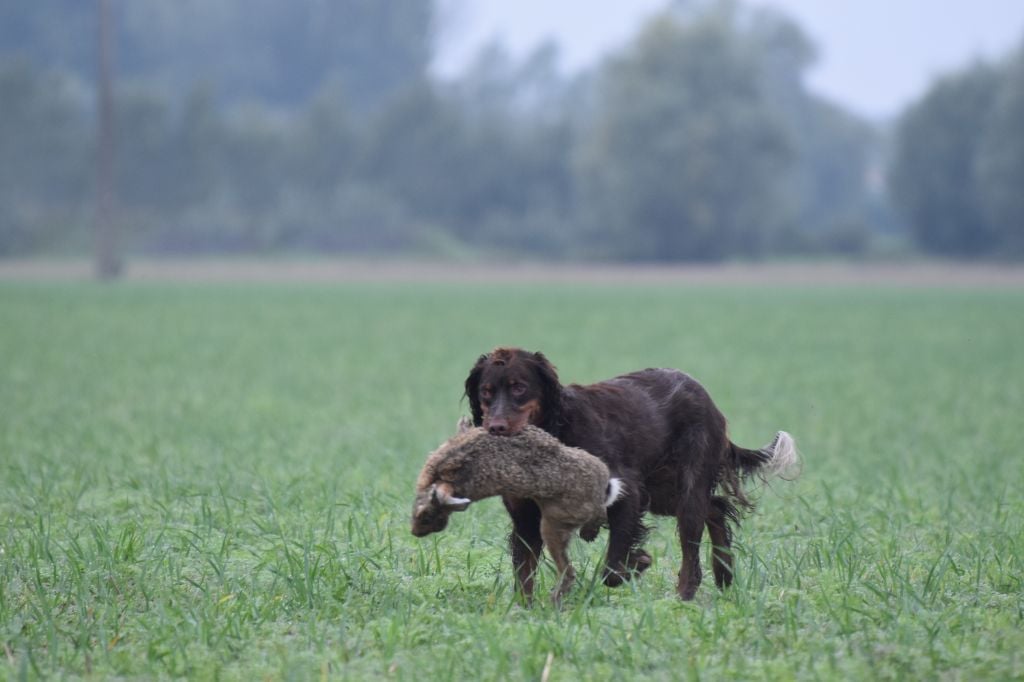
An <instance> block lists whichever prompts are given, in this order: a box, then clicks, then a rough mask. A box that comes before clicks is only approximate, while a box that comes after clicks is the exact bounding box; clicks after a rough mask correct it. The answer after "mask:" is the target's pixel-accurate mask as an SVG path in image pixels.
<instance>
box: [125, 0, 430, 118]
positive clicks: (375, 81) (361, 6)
mask: <svg viewBox="0 0 1024 682" xmlns="http://www.w3.org/2000/svg"><path fill="white" fill-rule="evenodd" d="M123 5H124V7H123V13H124V21H125V31H124V33H123V34H122V44H123V51H124V62H125V68H126V72H127V73H128V74H133V75H137V76H141V77H146V78H150V79H154V80H156V81H158V82H163V83H164V84H166V85H167V86H169V87H172V88H174V89H179V90H187V89H188V88H189V87H191V85H192V82H193V79H194V78H195V74H197V73H202V74H203V77H204V78H205V79H207V80H208V81H211V82H212V83H214V84H215V86H216V88H217V92H218V93H219V94H220V95H221V96H223V97H225V98H226V99H227V100H228V101H233V102H238V101H246V100H260V101H263V102H267V103H270V104H273V105H275V106H279V107H288V108H295V107H299V106H302V105H303V104H304V103H305V102H306V101H307V100H308V99H310V98H311V97H313V96H314V95H315V94H316V93H317V92H318V91H319V90H320V89H321V87H322V86H323V84H324V83H325V82H327V81H329V80H332V79H333V80H334V81H335V82H337V83H338V84H340V88H341V90H342V91H343V92H344V93H345V95H346V98H347V102H348V105H349V107H350V108H351V109H352V110H353V111H356V112H358V113H366V112H371V111H374V110H375V109H376V108H377V107H378V106H379V105H380V104H382V103H383V102H384V101H385V100H387V99H388V98H389V97H391V96H393V95H394V94H395V93H397V92H399V91H400V90H402V89H404V88H405V87H408V86H409V85H410V84H411V83H415V82H416V81H418V80H420V79H421V78H423V77H424V75H425V73H426V69H427V67H428V65H429V63H430V59H431V56H432V47H433V29H434V4H433V3H432V2H429V1H425V0H332V1H331V2H325V1H324V0H291V1H290V2H279V1H278V0H220V1H219V2H217V3H210V2H199V1H196V0H188V1H184V2H171V3H168V2H166V0H132V1H131V2H126V3H123Z"/></svg>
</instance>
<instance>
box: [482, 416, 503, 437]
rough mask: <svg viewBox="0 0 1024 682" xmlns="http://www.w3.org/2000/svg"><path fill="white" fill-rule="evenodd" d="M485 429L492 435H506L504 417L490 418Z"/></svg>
mask: <svg viewBox="0 0 1024 682" xmlns="http://www.w3.org/2000/svg"><path fill="white" fill-rule="evenodd" d="M487 431H488V432H489V433H490V434H491V435H492V436H507V435H508V422H507V421H505V420H504V419H492V420H491V423H490V424H489V425H488V426H487Z"/></svg>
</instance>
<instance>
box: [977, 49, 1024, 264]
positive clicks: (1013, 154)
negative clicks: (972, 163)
mask: <svg viewBox="0 0 1024 682" xmlns="http://www.w3.org/2000/svg"><path fill="white" fill-rule="evenodd" d="M977 183H978V191H979V194H980V198H981V201H982V202H983V204H984V214H985V217H986V219H987V221H988V225H989V226H990V228H991V230H992V231H993V232H994V233H995V238H996V239H997V240H998V250H999V253H1000V254H1001V255H1005V256H1011V257H1014V258H1021V257H1024V45H1022V46H1021V47H1020V48H1019V49H1018V50H1017V52H1016V54H1015V55H1013V56H1012V57H1011V58H1010V59H1009V60H1007V62H1006V64H1005V66H1004V67H1003V68H1002V77H1001V79H1000V87H999V92H998V93H997V94H996V95H995V97H994V100H993V102H992V113H991V116H990V117H989V119H988V125H987V126H986V127H985V128H984V130H982V131H981V141H980V147H979V149H978V159H977Z"/></svg>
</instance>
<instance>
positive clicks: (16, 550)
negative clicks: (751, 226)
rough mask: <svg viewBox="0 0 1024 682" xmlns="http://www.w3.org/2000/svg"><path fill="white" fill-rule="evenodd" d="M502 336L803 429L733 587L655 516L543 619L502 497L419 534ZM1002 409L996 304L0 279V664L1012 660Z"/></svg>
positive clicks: (853, 666)
mask: <svg viewBox="0 0 1024 682" xmlns="http://www.w3.org/2000/svg"><path fill="white" fill-rule="evenodd" d="M499 344H501V345H521V346H524V347H527V348H531V349H542V350H544V351H545V352H546V353H547V354H548V356H549V357H550V358H551V359H552V360H553V361H554V362H555V363H556V364H557V365H558V367H559V370H560V373H561V375H562V378H563V379H564V380H566V381H575V382H589V381H594V380H598V379H602V378H606V377H608V376H611V375H613V374H616V373H620V372H625V371H629V370H633V369H638V368H642V367H647V366H673V367H679V368H681V369H684V370H686V371H688V372H690V373H691V374H693V375H694V376H696V377H697V378H698V379H700V380H701V381H702V382H703V383H704V384H705V386H706V387H707V388H708V389H709V391H710V392H711V394H712V396H713V397H714V398H715V400H716V401H717V403H718V405H719V407H721V408H722V410H723V411H724V412H725V414H726V415H727V416H728V417H729V419H730V428H731V433H732V437H733V439H734V440H735V441H737V442H738V443H741V444H744V445H749V446H754V445H760V444H763V443H765V442H767V441H768V440H769V439H770V438H771V437H772V435H773V434H774V433H775V431H776V430H778V429H780V428H781V429H786V430H788V431H790V432H791V433H793V434H794V436H795V437H796V438H797V442H798V445H799V446H800V448H801V451H802V453H803V457H804V469H803V475H802V477H801V478H800V479H799V480H798V481H796V482H793V483H786V482H783V481H779V482H778V483H773V484H772V486H771V487H770V488H762V489H760V490H759V491H758V493H757V496H758V498H759V507H758V510H757V511H756V512H755V513H754V514H753V515H752V516H750V517H749V518H748V519H747V520H746V522H745V523H744V525H743V528H742V530H741V531H740V533H739V535H738V549H737V579H736V584H735V585H734V587H733V588H732V589H731V590H729V591H727V592H725V593H720V592H718V591H717V590H716V589H715V588H714V584H713V581H712V580H711V577H710V571H709V570H708V569H709V563H708V561H707V558H706V556H705V560H704V566H705V583H704V585H703V586H702V587H701V589H700V591H699V592H698V595H697V599H696V600H695V601H693V602H691V603H685V604H684V603H681V602H679V601H678V600H677V598H676V597H675V591H674V586H675V573H676V571H677V570H678V564H679V558H680V557H679V547H678V543H677V542H676V539H675V532H674V524H673V523H672V522H671V520H670V519H663V518H662V519H654V520H652V521H653V522H654V523H655V524H656V528H655V530H654V531H653V532H652V535H651V538H650V541H649V543H648V545H647V548H648V549H649V550H650V551H651V553H652V554H653V555H654V557H655V564H654V566H653V567H652V569H651V570H650V571H649V572H648V573H647V574H645V575H644V576H643V578H642V579H641V580H640V581H638V582H637V583H635V584H632V585H629V586H626V587H623V588H619V589H616V590H609V589H607V588H604V587H603V586H600V585H595V584H594V583H595V576H597V574H598V571H599V569H600V562H601V556H602V552H603V544H604V542H605V541H606V538H607V535H606V534H602V536H601V537H600V538H599V539H598V541H597V542H596V543H594V544H593V545H587V544H584V543H577V544H575V545H574V550H573V552H574V561H575V563H576V566H577V569H578V570H579V571H580V573H581V581H580V585H579V586H578V587H577V589H576V591H574V593H573V594H572V596H571V597H570V598H569V600H568V602H567V604H566V606H565V608H564V609H563V610H561V611H557V610H555V609H553V608H552V607H550V606H549V605H548V604H547V603H546V602H543V601H542V602H541V603H540V604H538V605H537V606H536V607H534V608H532V609H525V608H522V607H521V606H519V605H518V604H517V602H516V600H515V597H514V592H513V583H512V571H511V568H510V566H509V565H508V564H509V561H508V558H507V555H506V551H505V536H506V533H507V532H508V527H507V526H508V524H507V521H506V519H505V517H504V513H503V511H502V510H501V505H500V502H498V501H497V500H488V501H485V502H482V503H479V504H477V505H474V507H473V508H471V509H470V510H469V511H468V512H467V513H465V514H461V515H458V516H457V517H455V518H454V519H453V522H452V524H451V526H450V527H449V530H448V531H446V532H444V533H441V534H438V535H434V536H431V537H429V538H425V539H422V540H417V539H415V538H413V537H412V536H411V535H410V533H409V527H408V526H409V512H410V508H411V503H412V488H413V483H414V480H415V477H416V474H417V472H418V469H419V466H420V464H421V463H422V460H423V458H424V457H425V456H426V454H427V453H428V451H429V450H431V449H432V448H434V447H435V446H436V445H437V444H438V443H439V442H441V441H442V440H443V439H444V438H446V437H447V436H448V435H450V434H451V432H452V431H453V428H454V424H455V421H456V419H457V418H458V417H459V415H461V414H463V413H464V412H465V411H466V409H467V407H466V404H465V403H464V402H460V396H461V384H462V381H463V379H464V378H465V375H466V372H467V371H468V369H469V367H470V366H471V364H472V363H473V361H474V360H475V359H476V357H477V356H478V355H479V354H480V353H481V352H484V351H486V350H489V349H490V348H492V347H494V346H496V345H499ZM1022 415H1024V291H1020V290H1003V291H981V290H976V291H959V292H942V291H934V290H917V291H915V290H905V289H904V290H898V289H884V288H878V289H864V288H860V289H843V288H827V287H825V288H819V289H817V290H814V291H809V290H799V289H791V288H767V289H754V288H739V287H736V288H728V287H725V288H681V287H676V288H673V287H659V288H628V287H627V288H617V289H616V288H611V287H605V288H602V287H598V286H573V285H560V286H557V287H551V286H545V287H540V286H535V287H530V286H525V287H518V288H515V287H510V286H508V285H500V286H499V285H495V286H487V285H485V284H482V285H480V286H478V287H475V288H470V287H466V286H463V287H455V286H446V285H441V284H432V285H428V286H419V287H418V286H412V285H370V284H366V285H323V286H314V285H287V286H286V285H264V286H259V287H245V286H241V285H205V286H198V285H196V286H190V285H144V284H124V285H116V286H109V287H107V286H99V285H72V284H65V285H44V284H10V283H8V284H3V285H0V649H2V650H0V678H9V679H19V678H26V677H27V678H38V677H51V676H53V677H80V676H81V677H86V678H90V677H91V678H96V679H100V678H107V677H112V676H120V677H126V678H153V677H168V678H169V677H182V676H186V677H189V678H195V679H213V678H223V679H257V678H270V679H323V678H326V679H377V678H394V679H405V680H434V679H457V680H475V679H540V678H542V677H543V676H547V678H548V679H550V680H578V679H629V678H635V679H665V680H676V679H682V678H688V679H708V680H715V679H784V680H785V679H794V678H796V679H836V680H845V679H871V680H874V679H963V680H978V679H995V680H1005V679H1015V678H1017V679H1019V678H1024V622H1022V621H1024V584H1022V581H1024V495H1022V493H1021V488H1022V483H1024V456H1022V446H1024V437H1022V425H1024V419H1022ZM544 570H545V572H544V574H543V575H542V577H541V586H540V588H541V589H543V590H544V591H545V592H546V590H547V588H548V587H549V586H550V585H551V583H552V579H553V575H552V569H551V565H550V562H547V563H546V564H545V569H544Z"/></svg>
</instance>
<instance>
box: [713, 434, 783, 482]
mask: <svg viewBox="0 0 1024 682" xmlns="http://www.w3.org/2000/svg"><path fill="white" fill-rule="evenodd" d="M729 445H730V446H731V447H732V456H733V461H734V462H735V463H736V468H737V469H739V470H740V472H741V473H742V474H743V475H744V476H749V475H751V474H757V475H758V476H760V477H761V478H762V479H766V478H768V477H769V476H778V477H779V478H782V479H785V480H787V481H791V480H793V479H795V478H796V477H797V476H799V475H800V453H799V451H797V449H796V441H794V440H793V436H791V435H789V434H788V433H786V432H785V431H779V432H778V433H776V434H775V438H773V439H772V442H771V443H769V444H768V445H766V446H764V447H763V448H759V449H757V450H749V449H747V448H741V447H740V446H738V445H736V444H735V443H730V444H729Z"/></svg>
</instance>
